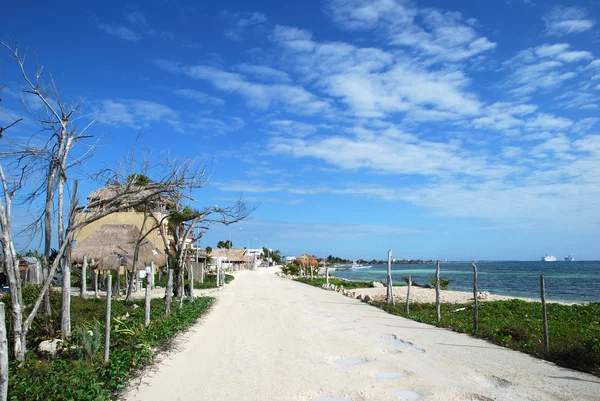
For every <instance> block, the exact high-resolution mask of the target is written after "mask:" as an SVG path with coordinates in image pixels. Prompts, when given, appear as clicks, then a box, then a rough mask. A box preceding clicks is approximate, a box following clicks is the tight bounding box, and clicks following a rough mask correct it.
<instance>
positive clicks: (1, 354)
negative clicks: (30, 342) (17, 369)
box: [0, 302, 8, 401]
mask: <svg viewBox="0 0 600 401" xmlns="http://www.w3.org/2000/svg"><path fill="white" fill-rule="evenodd" d="M7 400H8V341H7V337H6V317H5V314H4V304H3V303H2V302H0V401H7Z"/></svg>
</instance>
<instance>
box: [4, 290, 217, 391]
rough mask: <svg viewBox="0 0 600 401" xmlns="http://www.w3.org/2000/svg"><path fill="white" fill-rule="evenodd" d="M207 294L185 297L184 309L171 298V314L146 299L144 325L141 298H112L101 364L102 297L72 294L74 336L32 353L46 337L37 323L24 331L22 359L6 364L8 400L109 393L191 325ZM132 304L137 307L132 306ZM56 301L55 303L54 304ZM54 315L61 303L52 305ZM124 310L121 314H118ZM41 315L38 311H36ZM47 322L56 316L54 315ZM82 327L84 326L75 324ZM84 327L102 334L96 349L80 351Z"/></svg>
mask: <svg viewBox="0 0 600 401" xmlns="http://www.w3.org/2000/svg"><path fill="white" fill-rule="evenodd" d="M212 302H213V299H212V298H196V299H195V301H194V302H193V303H190V302H189V301H187V299H185V300H184V303H183V305H184V306H183V309H181V310H180V309H178V308H177V306H176V305H177V303H178V302H177V300H176V299H174V300H173V307H172V312H171V316H169V317H165V316H163V312H164V304H163V300H162V299H153V300H152V302H151V316H152V321H151V323H150V326H148V327H147V328H144V326H143V323H144V301H143V300H141V301H132V302H127V303H125V302H124V301H120V300H113V302H112V316H113V321H112V323H111V352H110V361H109V363H108V364H104V361H103V354H104V335H103V334H104V329H105V325H104V318H105V313H106V303H105V300H103V299H81V298H78V297H72V298H71V319H72V326H73V339H72V340H71V341H70V342H69V343H65V344H64V346H63V347H62V349H61V350H60V351H59V352H58V353H57V355H56V356H54V357H50V356H48V355H42V354H37V353H36V351H35V350H36V348H37V347H36V346H37V344H38V343H39V341H40V340H41V339H42V338H43V337H45V334H46V332H47V330H46V329H41V328H40V327H41V326H42V325H41V324H37V325H36V326H35V330H34V331H32V332H30V335H29V336H28V339H29V341H28V344H27V346H28V349H29V350H30V351H28V354H27V359H26V361H25V363H23V364H22V365H19V363H18V362H17V361H12V362H11V363H10V367H9V389H8V399H9V400H11V401H12V400H57V401H58V400H85V401H87V400H94V401H100V400H102V401H104V400H108V399H111V398H113V397H114V396H115V395H116V394H117V393H118V392H119V391H120V390H122V389H123V388H125V387H126V386H127V383H128V380H129V378H130V377H131V376H132V375H133V374H134V372H135V370H136V369H138V368H140V367H141V366H144V365H146V364H148V363H150V362H151V361H152V356H153V351H154V350H155V349H157V348H161V347H164V346H166V345H167V344H168V341H169V339H171V338H173V337H175V336H176V335H177V333H179V332H181V331H183V330H185V329H187V328H188V327H189V326H191V325H193V324H194V323H195V322H196V321H197V320H198V318H199V317H200V316H201V315H202V314H204V313H205V312H206V311H207V310H208V309H209V308H210V306H211V305H212ZM134 305H137V307H134ZM57 306H58V305H57ZM54 312H55V313H56V314H57V315H58V313H60V309H59V308H57V307H56V306H55V307H54ZM127 314H128V315H129V316H128V317H126V318H125V319H121V317H123V316H125V315H127ZM38 318H39V319H40V320H41V321H43V312H41V313H38ZM51 320H52V322H51V324H55V323H56V321H58V322H60V319H57V318H56V317H53V318H52V319H51ZM77 328H83V330H77ZM88 329H93V330H94V336H101V337H102V341H101V342H100V343H101V346H100V348H99V349H96V350H95V351H94V352H93V353H85V352H83V348H82V345H83V342H84V340H85V339H84V338H81V337H80V335H81V333H82V332H87V330H88Z"/></svg>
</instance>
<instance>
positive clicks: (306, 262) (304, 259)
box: [294, 253, 319, 267]
mask: <svg viewBox="0 0 600 401" xmlns="http://www.w3.org/2000/svg"><path fill="white" fill-rule="evenodd" d="M294 263H295V264H297V265H299V266H312V267H317V266H319V261H318V260H317V258H315V257H314V256H311V255H309V254H308V253H305V254H304V255H302V256H299V257H297V258H296V259H295V260H294Z"/></svg>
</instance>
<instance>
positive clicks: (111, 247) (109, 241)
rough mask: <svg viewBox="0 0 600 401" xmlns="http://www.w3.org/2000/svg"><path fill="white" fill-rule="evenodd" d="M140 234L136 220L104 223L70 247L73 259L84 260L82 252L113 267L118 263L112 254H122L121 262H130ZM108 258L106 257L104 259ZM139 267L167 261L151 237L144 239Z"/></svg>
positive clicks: (101, 266) (128, 263) (128, 264)
mask: <svg viewBox="0 0 600 401" xmlns="http://www.w3.org/2000/svg"><path fill="white" fill-rule="evenodd" d="M139 237H140V229H139V228H137V227H136V226H135V225H134V224H103V225H102V226H101V227H100V228H99V229H98V230H96V231H94V232H93V233H92V234H91V235H90V236H89V237H87V238H86V239H84V240H83V241H77V243H76V244H75V247H74V248H73V250H72V251H71V260H73V262H78V263H81V262H82V261H83V255H87V257H88V260H91V259H94V260H97V261H99V262H100V265H99V267H100V268H101V269H104V268H106V269H111V268H113V267H103V266H104V265H106V266H113V265H114V264H116V263H118V261H117V260H116V259H115V257H112V259H111V258H108V257H109V256H110V255H120V257H121V260H120V264H119V266H121V265H127V266H131V264H132V262H133V253H134V250H135V244H136V242H137V240H138V238H139ZM105 259H106V260H105ZM138 262H139V264H138V268H139V269H144V266H146V265H149V264H150V263H151V262H154V264H155V265H156V266H158V267H162V266H164V265H165V255H164V254H163V253H162V252H161V251H160V250H158V249H156V248H155V247H154V245H153V244H152V243H151V242H150V241H149V240H148V239H144V240H142V243H141V244H140V249H139V255H138Z"/></svg>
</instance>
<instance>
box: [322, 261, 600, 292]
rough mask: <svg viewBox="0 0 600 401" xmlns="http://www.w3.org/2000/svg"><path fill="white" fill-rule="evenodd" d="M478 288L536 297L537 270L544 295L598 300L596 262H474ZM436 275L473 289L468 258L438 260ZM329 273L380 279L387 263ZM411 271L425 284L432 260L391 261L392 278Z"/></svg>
mask: <svg viewBox="0 0 600 401" xmlns="http://www.w3.org/2000/svg"><path fill="white" fill-rule="evenodd" d="M476 265H477V273H478V287H479V291H489V292H490V293H492V294H498V295H512V296H518V297H528V298H539V297H540V274H543V275H544V278H545V282H546V299H548V300H552V301H568V302H600V262H597V261H585V262H577V261H575V262H541V261H540V262H478V263H476ZM440 269H441V273H440V276H441V277H442V278H445V279H450V280H453V281H452V283H451V284H450V286H449V287H448V289H449V290H455V291H473V268H472V267H471V262H468V263H467V262H464V263H462V262H458V263H457V262H441V263H440ZM331 275H333V276H337V277H342V278H346V279H350V280H362V281H382V282H385V280H386V276H387V265H372V267H371V268H370V269H360V270H338V271H335V272H332V273H331ZM408 275H411V276H412V279H413V281H416V282H417V283H419V284H426V283H427V281H428V280H429V277H431V276H434V275H435V264H422V265H421V264H414V265H413V264H410V265H409V264H393V265H392V281H393V282H401V281H402V277H403V276H408Z"/></svg>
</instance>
